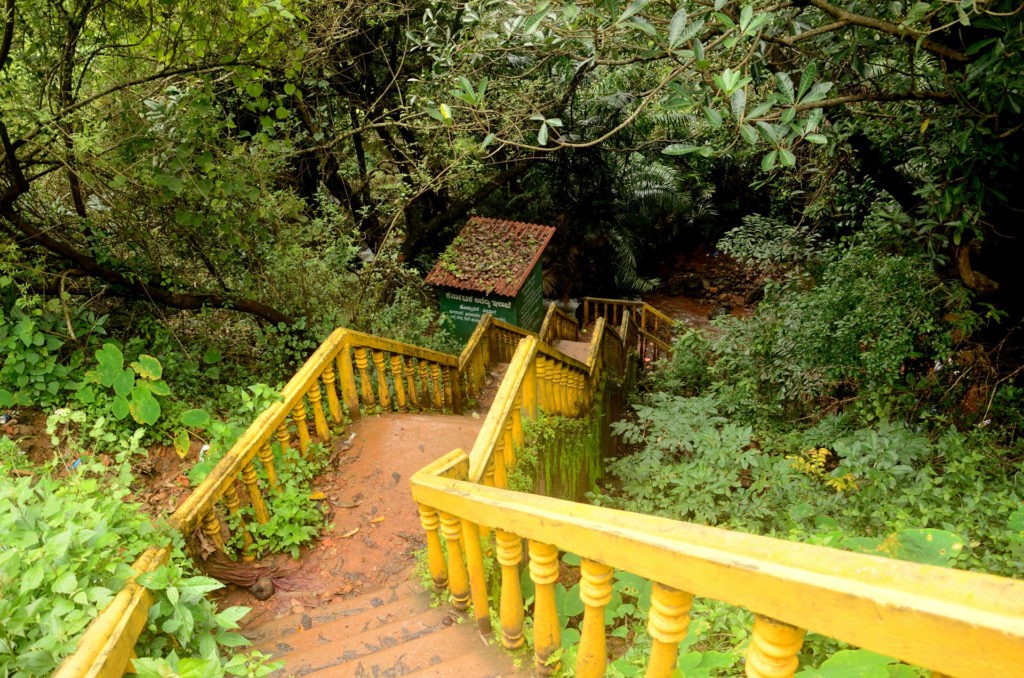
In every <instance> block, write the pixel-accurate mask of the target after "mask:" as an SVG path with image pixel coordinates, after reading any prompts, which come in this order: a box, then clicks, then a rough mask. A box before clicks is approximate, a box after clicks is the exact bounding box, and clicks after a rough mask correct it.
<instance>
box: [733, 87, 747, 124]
mask: <svg viewBox="0 0 1024 678" xmlns="http://www.w3.org/2000/svg"><path fill="white" fill-rule="evenodd" d="M730 103H731V105H732V114H733V116H734V117H735V118H736V120H738V121H742V120H743V114H744V113H746V112H747V92H746V90H744V89H743V88H742V87H741V88H740V89H738V90H736V91H735V92H733V93H732V97H731V98H730Z"/></svg>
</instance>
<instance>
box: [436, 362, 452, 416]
mask: <svg viewBox="0 0 1024 678" xmlns="http://www.w3.org/2000/svg"><path fill="white" fill-rule="evenodd" d="M437 369H438V373H439V374H440V375H441V398H442V400H443V401H444V408H445V409H451V410H452V411H453V412H454V411H455V385H454V384H452V379H451V374H450V373H449V371H448V368H447V367H445V366H442V365H438V367H437Z"/></svg>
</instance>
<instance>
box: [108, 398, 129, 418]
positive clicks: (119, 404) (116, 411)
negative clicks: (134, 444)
mask: <svg viewBox="0 0 1024 678" xmlns="http://www.w3.org/2000/svg"><path fill="white" fill-rule="evenodd" d="M128 409H129V408H128V401H127V400H126V399H125V398H122V397H121V396H117V397H115V398H114V400H113V401H112V402H111V403H110V412H111V414H113V415H114V419H116V420H117V421H121V420H122V419H124V418H125V417H127V416H128Z"/></svg>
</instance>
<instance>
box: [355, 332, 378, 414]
mask: <svg viewBox="0 0 1024 678" xmlns="http://www.w3.org/2000/svg"><path fill="white" fill-rule="evenodd" d="M352 355H353V356H355V361H356V372H358V373H359V387H360V393H361V395H362V399H363V407H366V408H372V407H374V405H376V404H377V401H376V399H375V398H374V397H373V382H371V381H370V370H369V367H370V359H369V358H368V357H367V355H366V349H365V348H363V347H362V346H358V347H356V348H354V349H352Z"/></svg>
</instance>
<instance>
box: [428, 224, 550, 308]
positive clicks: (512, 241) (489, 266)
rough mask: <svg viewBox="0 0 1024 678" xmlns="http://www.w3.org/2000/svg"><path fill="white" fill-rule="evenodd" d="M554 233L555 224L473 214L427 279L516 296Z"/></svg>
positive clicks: (432, 283)
mask: <svg viewBox="0 0 1024 678" xmlns="http://www.w3.org/2000/svg"><path fill="white" fill-rule="evenodd" d="M554 234H555V229H554V227H552V226H541V225H540V224H527V223H523V222H521V221H508V220H507V219H488V218H485V217H470V219H469V222H468V223H467V224H466V225H465V226H464V227H463V229H462V231H461V232H460V233H459V235H458V237H456V238H455V240H453V241H452V244H451V245H449V246H448V249H447V250H445V252H444V254H442V255H441V258H440V259H438V261H437V263H436V264H435V265H434V269H433V270H432V271H431V272H430V273H429V274H428V275H427V277H426V281H427V282H428V283H430V284H431V285H443V286H445V287H454V288H456V289H460V290H471V291H474V292H483V293H484V294H497V295H500V296H503V297H514V296H516V295H517V294H519V290H520V289H521V288H522V286H523V283H525V282H526V278H527V276H529V275H530V271H532V270H533V267H534V266H535V265H536V263H537V260H539V259H540V255H541V253H542V252H543V251H544V248H545V247H547V245H548V243H549V242H550V241H551V236H553V235H554Z"/></svg>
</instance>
